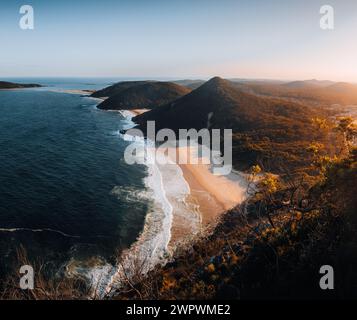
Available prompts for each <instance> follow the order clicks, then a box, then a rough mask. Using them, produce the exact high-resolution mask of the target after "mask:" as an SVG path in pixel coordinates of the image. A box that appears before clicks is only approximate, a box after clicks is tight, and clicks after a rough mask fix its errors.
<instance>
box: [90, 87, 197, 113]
mask: <svg viewBox="0 0 357 320" xmlns="http://www.w3.org/2000/svg"><path fill="white" fill-rule="evenodd" d="M189 92H191V89H189V88H187V87H184V86H180V85H178V84H176V83H171V82H159V81H156V82H154V81H147V82H135V83H121V84H117V85H114V86H112V87H111V88H107V89H104V90H102V92H101V93H99V94H100V95H103V94H109V95H110V96H109V98H108V99H106V100H105V101H103V102H102V103H101V104H99V105H98V108H99V109H105V110H120V109H127V110H130V109H153V108H156V107H158V106H161V105H163V104H166V103H169V102H171V101H174V100H176V99H178V98H180V97H182V96H184V95H186V94H187V93H189ZM97 95H98V92H96V93H94V94H93V95H92V96H97Z"/></svg>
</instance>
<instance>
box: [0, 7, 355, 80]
mask: <svg viewBox="0 0 357 320" xmlns="http://www.w3.org/2000/svg"><path fill="white" fill-rule="evenodd" d="M23 4H30V5H32V6H33V8H34V11H35V29H34V30H27V31H24V30H21V29H20V28H19V19H20V14H19V8H20V6H21V5H23ZM324 4H330V5H332V6H333V7H334V9H335V29H334V30H332V31H331V30H330V31H327V30H322V29H320V25H319V20H320V14H319V10H320V7H321V5H324ZM356 35H357V1H356V0H260V1H259V0H246V1H239V0H216V1H214V0H115V1H114V0H101V1H91V0H87V1H79V0H61V1H52V0H33V1H31V0H26V1H25V0H21V1H17V0H1V1H0V77H10V76H14V77H19V76H54V77H55V76H106V77H148V78H154V77H180V78H186V77H190V78H192V77H193V78H201V77H205V78H207V77H210V76H214V75H220V76H223V77H244V78H273V79H311V78H318V79H332V80H338V81H354V82H357V39H356Z"/></svg>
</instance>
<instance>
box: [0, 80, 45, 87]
mask: <svg viewBox="0 0 357 320" xmlns="http://www.w3.org/2000/svg"><path fill="white" fill-rule="evenodd" d="M40 87H42V86H41V85H40V84H34V83H29V84H25V83H14V82H7V81H0V89H24V88H40Z"/></svg>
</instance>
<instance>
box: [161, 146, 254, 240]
mask: <svg viewBox="0 0 357 320" xmlns="http://www.w3.org/2000/svg"><path fill="white" fill-rule="evenodd" d="M176 155H177V159H178V158H179V157H181V159H185V158H186V156H189V157H190V159H192V158H193V157H194V154H193V152H192V151H191V150H189V149H188V148H181V147H180V148H176ZM202 162H203V161H202V159H201V158H199V159H198V164H192V163H190V162H189V161H186V163H185V164H178V166H179V167H180V169H181V170H182V173H183V178H184V179H185V181H186V182H187V184H188V186H189V189H190V192H189V195H188V196H187V197H186V200H185V201H186V203H187V207H188V208H189V210H186V211H185V212H182V210H177V207H176V206H173V220H172V227H171V241H170V245H169V246H175V245H176V244H178V243H180V242H181V241H185V240H187V239H189V238H191V237H192V236H193V233H192V227H190V226H189V225H188V221H187V220H188V219H190V218H191V219H192V216H193V215H195V214H198V215H199V230H196V231H200V230H203V229H205V228H207V227H208V226H211V225H214V224H215V223H216V222H217V220H218V219H219V217H220V216H221V215H222V214H224V213H225V212H227V210H229V209H232V208H233V207H235V206H236V205H237V204H239V203H241V202H242V201H243V200H244V199H245V197H246V187H247V183H246V180H245V178H244V177H243V176H240V175H238V174H235V173H231V174H230V175H229V176H217V175H214V174H213V173H212V172H211V170H210V166H209V165H208V164H204V163H202ZM167 165H170V164H167ZM174 165H177V164H174ZM192 208H195V210H194V212H190V211H192ZM183 214H184V215H183ZM185 215H186V216H185ZM187 215H189V216H190V217H187Z"/></svg>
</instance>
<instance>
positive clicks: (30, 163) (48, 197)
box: [0, 78, 170, 286]
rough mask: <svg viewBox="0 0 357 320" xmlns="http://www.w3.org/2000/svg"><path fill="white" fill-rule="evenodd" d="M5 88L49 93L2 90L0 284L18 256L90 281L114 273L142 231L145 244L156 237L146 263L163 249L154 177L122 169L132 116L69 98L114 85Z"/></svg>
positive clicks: (138, 168)
mask: <svg viewBox="0 0 357 320" xmlns="http://www.w3.org/2000/svg"><path fill="white" fill-rule="evenodd" d="M9 80H10V81H14V82H23V83H39V84H41V85H44V86H46V87H43V88H38V89H37V88H36V89H25V90H9V91H0V150H1V151H0V257H1V260H0V277H3V278H4V277H6V275H8V274H9V272H10V273H11V272H13V270H12V267H13V262H14V261H15V260H16V252H17V251H18V250H19V248H24V249H25V250H26V252H27V255H28V257H29V259H30V261H37V262H40V263H42V264H43V265H44V270H45V271H46V272H47V273H48V274H50V275H51V276H58V277H62V276H63V275H64V274H66V275H67V276H70V275H73V274H77V275H78V274H83V275H85V276H86V277H87V278H88V279H92V280H93V279H94V280H95V279H96V278H97V277H102V276H103V275H100V274H99V275H98V274H97V273H98V272H99V273H100V272H102V273H105V274H106V276H107V275H108V274H110V273H113V272H114V271H113V270H115V268H116V259H117V257H118V253H120V252H121V251H122V250H123V249H127V248H129V247H130V246H131V245H133V243H135V241H137V240H139V238H140V236H141V238H142V235H143V234H144V233H147V235H146V236H145V238H144V239H141V242H142V243H146V244H147V243H148V242H150V241H151V240H152V239H154V238H156V243H154V244H153V245H152V246H148V245H147V250H148V251H149V252H150V253H149V254H150V255H151V256H152V255H153V254H154V253H153V248H157V247H158V243H161V245H162V246H163V248H165V247H166V245H167V242H168V239H167V237H168V236H164V237H166V239H164V240H163V239H162V237H163V234H165V232H166V231H165V230H167V229H169V227H170V226H169V225H166V226H164V225H163V224H164V223H168V224H170V219H166V220H165V219H164V218H165V217H166V218H168V214H169V213H170V208H167V203H166V202H165V199H161V198H162V197H163V192H162V190H160V189H161V188H162V186H160V185H156V184H158V183H159V184H160V181H159V180H160V179H157V177H155V175H156V174H159V173H155V170H156V169H155V168H150V167H147V166H144V165H128V164H126V163H125V161H124V156H123V154H124V150H125V148H126V146H127V145H128V144H129V143H130V141H126V139H123V137H122V136H121V135H120V133H119V131H120V130H121V129H124V128H128V127H130V126H132V125H133V124H132V122H131V120H130V118H128V117H125V116H123V115H122V114H121V113H119V112H106V111H101V110H98V109H97V108H96V105H97V104H98V101H97V100H95V99H92V98H89V97H86V96H82V95H80V94H72V93H68V92H67V91H66V90H78V89H81V90H85V89H90V90H92V89H99V88H103V87H105V86H108V85H110V84H112V83H113V82H115V79H34V78H32V79H9ZM116 80H118V79H116ZM150 177H151V178H150ZM165 206H166V208H165ZM150 221H151V222H152V226H153V225H154V223H153V222H155V227H154V228H153V227H152V226H148V223H150ZM165 221H166V222H165ZM164 229H165V230H164ZM163 231H165V232H164V233H163ZM166 234H167V232H166ZM149 240H150V241H149ZM151 242H152V241H151ZM154 251H155V250H154ZM103 285H104V286H105V285H106V284H103Z"/></svg>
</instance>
